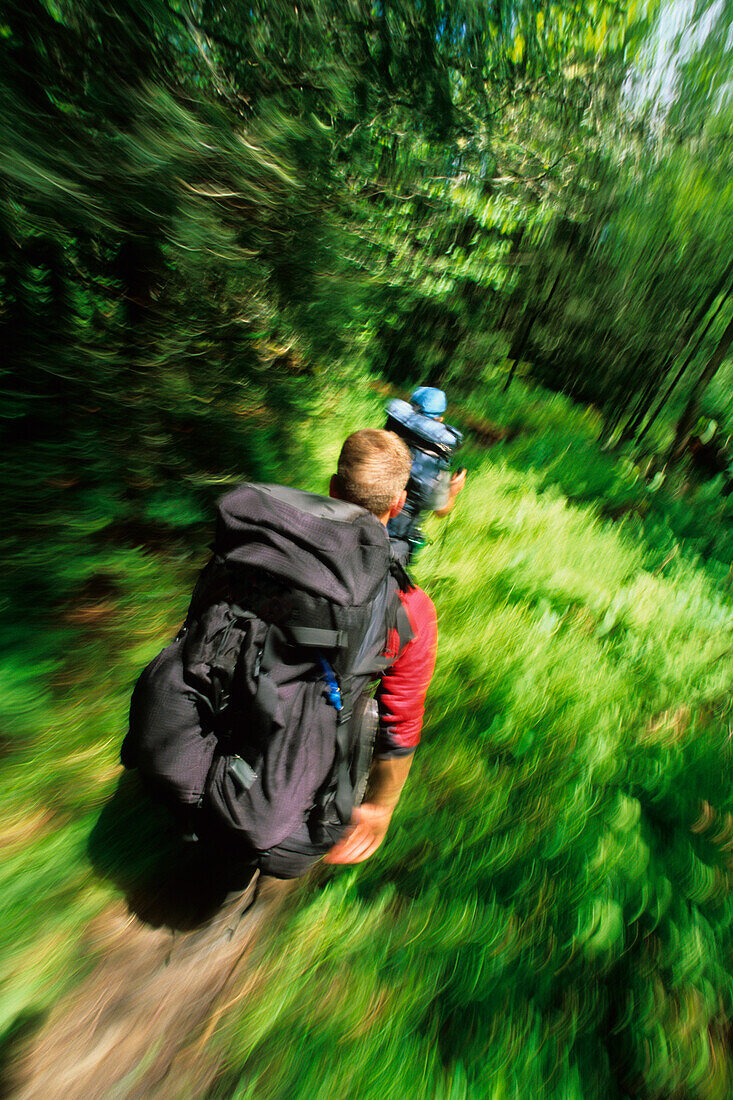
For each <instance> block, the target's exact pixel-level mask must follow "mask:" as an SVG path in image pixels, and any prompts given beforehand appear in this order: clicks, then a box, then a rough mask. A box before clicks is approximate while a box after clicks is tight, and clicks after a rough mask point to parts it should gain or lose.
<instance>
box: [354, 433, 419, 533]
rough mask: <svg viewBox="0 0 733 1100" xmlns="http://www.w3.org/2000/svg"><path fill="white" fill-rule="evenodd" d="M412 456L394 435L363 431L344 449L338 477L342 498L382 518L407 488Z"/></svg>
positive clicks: (355, 435)
mask: <svg viewBox="0 0 733 1100" xmlns="http://www.w3.org/2000/svg"><path fill="white" fill-rule="evenodd" d="M411 467H412V455H411V454H410V449H409V447H408V446H407V444H406V443H404V442H403V441H402V440H401V439H400V437H399V436H398V435H395V433H394V432H385V431H382V430H381V429H376V428H362V430H361V431H359V432H354V433H353V434H352V435H350V436H349V437H348V439H347V440H346V441H345V442H344V445H343V447H342V448H341V454H340V455H339V461H338V472H337V474H336V485H337V488H338V493H339V496H340V497H341V498H342V499H343V500H348V501H351V503H352V504H360V505H361V506H362V508H366V509H368V511H370V512H372V513H373V514H374V515H375V516H383V515H384V514H385V512H387V511H388V509H389V507H390V505H391V504H392V502H393V501H394V499H395V497H397V496H399V494H400V493H401V492H402V490H403V489H404V488H405V486H406V485H407V479H408V478H409V476H410V469H411Z"/></svg>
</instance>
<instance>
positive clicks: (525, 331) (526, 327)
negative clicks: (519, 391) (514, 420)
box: [501, 264, 563, 393]
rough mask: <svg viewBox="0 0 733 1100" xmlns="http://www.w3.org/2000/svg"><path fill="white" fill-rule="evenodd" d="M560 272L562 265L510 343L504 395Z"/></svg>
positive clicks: (548, 301)
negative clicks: (510, 362)
mask: <svg viewBox="0 0 733 1100" xmlns="http://www.w3.org/2000/svg"><path fill="white" fill-rule="evenodd" d="M562 272H563V268H562V264H561V265H560V267H559V269H558V272H557V275H556V276H555V279H554V282H553V284H552V286H551V287H550V292H549V294H548V295H547V297H546V298H545V300H544V302H542V304H541V305H538V306H537V307H536V309H534V310H532V311H531V312H529V314H528V316H527V318H526V320H524V321H523V322H522V327H521V328H520V330H519V332H518V333H517V336H516V337H515V339H514V340H513V342H512V346H511V348H510V349H509V355H508V358H509V359H512V360H513V362H512V368H511V370H510V371H509V374H508V375H507V380H506V382H505V383H504V389H503V390H502V391H501V392H502V393H506V391H507V390H508V389H509V387H510V386H511V384H512V379H513V378H514V375H515V373H516V370H517V364H518V362H519V360H520V359H521V357H522V352H523V351H524V349H525V348H526V346H527V344H528V342H529V337H530V334H531V332H532V329H533V328H534V324H535V321H536V320H537V318H538V317H539V316H540V314H542V313H544V311H545V310H546V309H547V307H548V306H549V304H550V302H551V301H552V297H553V295H554V293H555V291H556V290H557V284H558V283H559V282H560V276H561V275H562Z"/></svg>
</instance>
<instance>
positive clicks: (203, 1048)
mask: <svg viewBox="0 0 733 1100" xmlns="http://www.w3.org/2000/svg"><path fill="white" fill-rule="evenodd" d="M201 849H202V845H200V844H190V845H186V844H182V843H181V842H180V841H179V840H178V838H177V836H176V832H175V829H174V822H173V820H172V819H171V817H170V816H169V815H168V814H167V813H166V812H165V811H164V810H162V809H161V808H160V807H159V806H157V805H156V804H155V803H153V802H152V801H151V800H150V798H149V797H148V796H147V794H146V793H145V791H144V790H143V788H142V786H141V784H140V782H139V780H138V779H137V777H136V776H135V775H134V774H129V773H125V774H123V775H122V776H121V778H120V780H119V782H118V785H117V788H116V790H115V792H114V794H113V796H112V798H111V799H110V800H109V802H108V803H107V804H106V805H105V807H104V808H103V810H102V812H101V814H100V816H99V819H98V821H97V823H96V825H95V826H94V828H93V830H92V832H91V834H90V837H89V843H88V852H89V856H90V860H91V862H92V865H93V867H94V869H95V871H96V872H97V873H98V874H99V875H101V876H102V877H104V878H105V879H107V880H109V881H111V882H113V883H114V884H115V885H116V886H117V887H118V889H119V890H120V892H121V894H122V895H123V896H124V899H125V900H124V901H123V900H122V899H120V900H119V901H118V902H116V903H113V904H111V905H110V906H108V907H107V908H106V909H105V910H104V911H103V912H102V913H100V914H99V915H98V916H97V917H96V918H95V919H94V920H93V921H92V922H91V923H90V925H89V927H88V928H87V931H86V935H85V941H84V943H83V946H82V957H83V959H84V960H85V961H86V960H88V959H93V960H96V965H95V966H94V968H93V969H92V971H91V973H90V974H89V975H88V977H86V978H85V979H84V981H82V982H81V984H80V985H78V986H77V987H76V988H74V989H72V990H71V991H70V992H69V993H68V994H67V995H66V996H65V997H64V998H62V1000H61V1001H60V1002H59V1003H58V1004H57V1005H56V1006H55V1008H54V1009H53V1010H52V1012H51V1014H50V1015H49V1017H48V1019H46V1020H42V1019H36V1020H33V1021H18V1024H17V1026H14V1027H13V1028H12V1029H11V1032H9V1033H8V1034H7V1036H5V1037H3V1038H4V1039H6V1040H7V1041H6V1042H4V1043H3V1045H4V1046H5V1047H6V1049H5V1050H4V1051H2V1052H0V1053H4V1054H5V1061H6V1062H8V1061H9V1063H10V1066H9V1071H8V1072H7V1073H6V1076H5V1082H3V1084H4V1092H3V1087H2V1085H1V1084H0V1095H2V1094H4V1095H7V1096H12V1097H15V1098H16V1100H48V1097H50V1096H64V1100H107V1098H108V1097H110V1096H114V1097H115V1098H117V1100H136V1098H142V1097H145V1098H146V1100H147V1098H148V1097H157V1098H160V1100H163V1098H167V1097H170V1098H176V1100H177V1098H180V1097H183V1096H185V1097H187V1098H194V1097H197V1096H201V1095H205V1094H206V1093H207V1092H208V1090H209V1089H210V1087H211V1085H212V1083H213V1081H214V1079H215V1078H216V1076H217V1073H218V1072H219V1070H220V1067H221V1059H222V1051H221V1049H220V1048H219V1047H218V1046H217V1045H216V1044H214V1043H212V1041H211V1039H212V1035H213V1034H214V1032H215V1029H216V1025H217V1023H218V1021H219V1019H220V1017H221V1015H222V1013H223V1012H224V1011H225V1010H226V1008H227V1005H228V1004H229V1003H230V1001H231V1000H232V999H240V998H242V997H244V996H246V995H247V992H248V990H249V989H250V988H251V987H252V985H253V984H254V983H255V982H256V981H257V980H258V979H257V977H256V969H255V968H254V967H252V966H250V965H248V963H249V959H250V956H251V954H252V952H253V950H255V948H256V947H257V945H258V944H259V945H261V944H262V942H263V938H264V936H265V935H266V934H269V932H270V931H271V930H272V928H273V926H274V925H275V923H276V918H277V915H278V913H279V912H280V910H281V908H282V905H283V902H284V901H285V899H286V897H287V896H288V895H289V894H290V892H291V890H292V889H293V888H294V887H295V886H296V885H297V883H296V882H295V881H278V880H275V879H268V878H264V879H262V880H261V881H260V882H259V883H256V884H255V883H253V885H252V888H251V889H250V890H248V891H245V892H243V893H242V894H239V895H237V896H235V897H234V898H232V897H231V896H229V897H227V899H226V902H225V903H224V905H223V906H222V901H223V898H224V894H225V890H224V887H223V886H222V885H221V883H220V882H217V881H216V877H217V876H216V873H215V867H214V866H212V863H211V860H209V861H208V866H207V860H206V858H204V856H203V853H202V851H200V850H201ZM255 891H257V892H256V901H255V903H254V904H253V905H251V902H252V898H253V897H254V896H255Z"/></svg>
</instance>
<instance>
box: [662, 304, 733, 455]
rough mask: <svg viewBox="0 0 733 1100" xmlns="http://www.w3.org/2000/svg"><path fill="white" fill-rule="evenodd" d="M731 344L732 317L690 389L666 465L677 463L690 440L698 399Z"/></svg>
mask: <svg viewBox="0 0 733 1100" xmlns="http://www.w3.org/2000/svg"><path fill="white" fill-rule="evenodd" d="M731 344H733V317H731V319H730V321H729V322H728V324H727V325H726V328H725V332H724V333H723V335H722V336H721V337H720V340H719V341H718V346H717V347H716V349H715V351H714V352H713V354H712V355H711V356H710V358H709V359H708V361H707V363H706V364H705V367H704V369H703V371H702V374H701V375H700V377H699V378H698V380H697V382H696V383H695V385H694V386H693V387H692V393H691V394H690V396H689V398H688V400H687V404H686V405H685V407H684V409H683V411H682V416H681V417H680V418H679V420H678V422H677V430H676V432H675V437H674V441H673V443H672V446H671V447H670V449H669V456H668V458H667V462H668V463H674V462H677V461H678V460H679V459H680V457H681V456H682V454H683V453H684V450H685V447H686V445H687V441H688V439H689V438H690V432H691V430H692V427H693V425H694V423H695V421H696V419H697V416H698V406H699V402H700V398H701V397H702V395H703V393H704V392H705V390H706V389H707V387H708V385H709V384H710V382H711V380H712V379H713V377H714V376H715V374H716V373H717V372H718V370H719V369H720V366H721V364H722V363H723V360H724V359H725V357H726V355H727V354H728V349H729V348H730V346H731Z"/></svg>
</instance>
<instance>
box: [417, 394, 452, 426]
mask: <svg viewBox="0 0 733 1100" xmlns="http://www.w3.org/2000/svg"><path fill="white" fill-rule="evenodd" d="M410 404H411V405H412V407H413V409H416V410H417V411H418V412H421V413H422V414H423V416H431V417H433V418H434V419H435V420H442V418H443V413H444V412H445V410H446V409H447V407H448V402H447V400H446V396H445V394H444V393H443V391H442V390H436V389H435V388H434V387H433V386H420V387H419V388H418V389H416V390H415V392H414V393H413V395H412V397H411V398H410Z"/></svg>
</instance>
